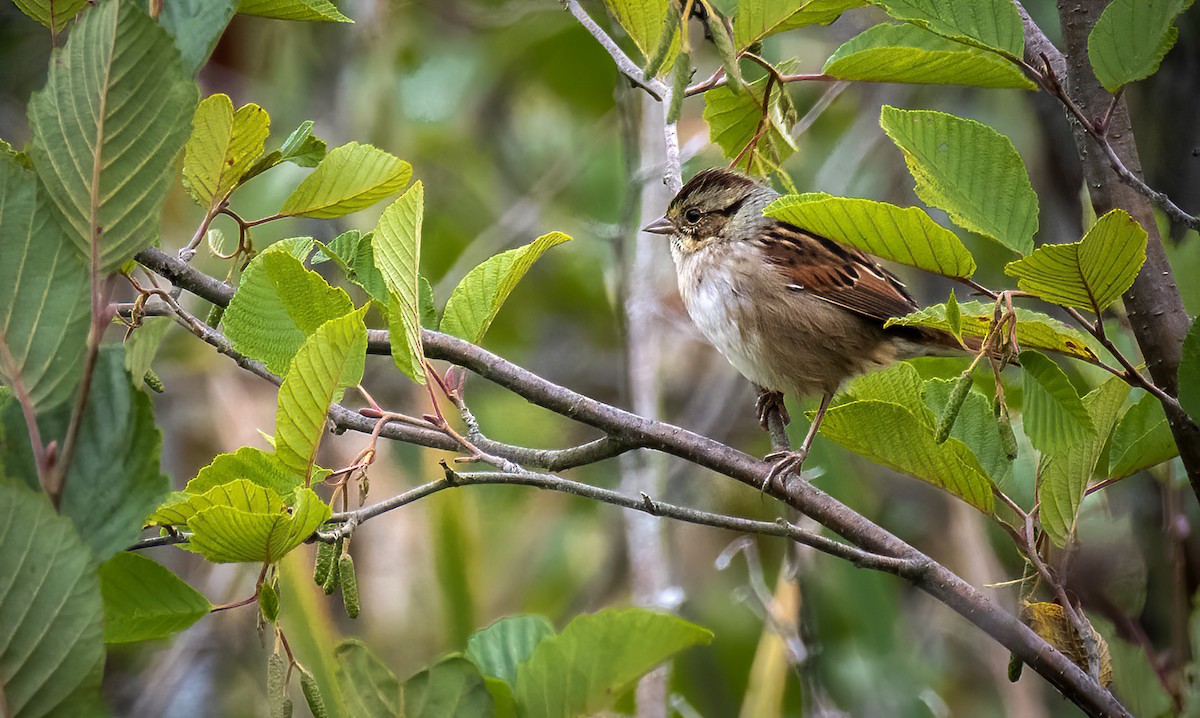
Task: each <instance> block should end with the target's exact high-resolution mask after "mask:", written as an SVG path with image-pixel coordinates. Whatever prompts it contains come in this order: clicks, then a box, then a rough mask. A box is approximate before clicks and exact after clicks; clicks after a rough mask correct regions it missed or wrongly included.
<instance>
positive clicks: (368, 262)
mask: <svg viewBox="0 0 1200 718" xmlns="http://www.w3.org/2000/svg"><path fill="white" fill-rule="evenodd" d="M350 281H352V282H354V283H355V284H357V285H358V286H360V287H362V289H363V291H365V292H366V293H367V295H368V296H370V297H371V299H374V300H375V301H377V302H379V303H380V304H382V305H383V306H385V307H386V306H387V305H388V301H389V294H388V287H387V282H385V281H384V279H383V274H382V273H381V272H380V271H379V267H376V266H375V235H374V234H372V233H370V232H368V233H366V234H365V235H363V237H362V241H360V242H359V243H358V249H357V250H356V251H355V254H354V261H353V262H351V263H350Z"/></svg>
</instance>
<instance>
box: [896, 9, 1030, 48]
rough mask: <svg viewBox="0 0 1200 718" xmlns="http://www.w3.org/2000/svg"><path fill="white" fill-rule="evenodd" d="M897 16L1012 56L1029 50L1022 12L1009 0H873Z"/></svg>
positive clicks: (951, 36)
mask: <svg viewBox="0 0 1200 718" xmlns="http://www.w3.org/2000/svg"><path fill="white" fill-rule="evenodd" d="M873 2H874V3H875V4H876V5H879V6H880V7H882V8H883V9H884V10H887V12H888V14H889V15H891V16H892V17H894V18H896V19H897V20H904V21H905V22H910V23H912V24H914V25H917V26H919V27H923V28H925V29H926V30H930V31H932V32H936V33H937V34H939V35H941V36H943V37H947V38H950V39H951V40H956V41H958V42H963V43H966V44H968V45H974V46H976V47H980V48H983V49H985V50H993V51H995V52H998V53H1000V54H1001V55H1005V56H1007V57H1011V58H1020V57H1021V56H1022V55H1024V54H1025V34H1024V28H1023V27H1022V25H1021V16H1020V15H1019V14H1018V13H1017V8H1016V6H1015V5H1013V4H1012V3H1011V2H1009V0H873Z"/></svg>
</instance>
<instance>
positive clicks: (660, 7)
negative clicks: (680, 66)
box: [604, 0, 679, 67]
mask: <svg viewBox="0 0 1200 718" xmlns="http://www.w3.org/2000/svg"><path fill="white" fill-rule="evenodd" d="M668 2H675V0H604V5H605V6H606V7H607V8H608V11H609V12H610V13H612V16H613V17H614V18H615V19H616V21H617V22H618V23H619V24H620V25H621V27H622V28H623V29H624V30H625V32H626V33H627V34H628V35H629V37H630V39H632V40H633V42H634V44H635V45H637V48H638V50H640V51H641V53H642V57H643V58H645V59H649V58H650V55H652V54H653V53H654V46H655V45H656V44H658V37H659V35H660V34H661V32H662V27H663V23H664V22H665V21H666V19H667V3H668ZM671 44H672V49H671V51H670V52H668V53H667V60H666V62H665V63H663V64H664V65H666V66H667V67H670V63H671V59H672V58H674V57H675V53H676V52H677V51H678V48H679V39H678V38H676V39H675V40H673V41H672V43H671Z"/></svg>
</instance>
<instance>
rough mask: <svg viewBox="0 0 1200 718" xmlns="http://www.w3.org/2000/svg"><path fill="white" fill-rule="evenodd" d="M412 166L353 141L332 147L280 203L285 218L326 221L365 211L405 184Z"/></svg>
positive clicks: (410, 173) (376, 148) (374, 148)
mask: <svg viewBox="0 0 1200 718" xmlns="http://www.w3.org/2000/svg"><path fill="white" fill-rule="evenodd" d="M411 177H412V166H411V165H409V164H408V163H407V162H405V161H403V160H400V159H397V158H395V157H393V156H392V155H390V154H388V153H387V152H384V151H383V150H381V149H379V148H378V147H372V146H371V145H360V144H358V143H357V142H351V143H349V144H345V145H342V146H341V147H338V148H335V149H334V150H333V151H331V152H330V153H329V154H328V155H326V156H325V159H323V160H321V162H320V163H319V164H318V165H317V168H316V169H315V170H313V172H312V174H310V175H309V176H307V177H305V178H304V181H303V182H301V183H300V185H299V186H298V187H296V189H295V190H294V191H293V192H292V194H291V195H290V196H288V198H287V199H286V200H284V202H283V207H282V208H281V209H280V210H279V213H280V214H282V215H286V216H298V217H316V218H318V219H329V218H331V217H341V216H342V215H346V214H350V213H351V212H355V211H358V210H360V209H365V208H366V207H370V206H371V205H373V204H375V203H376V202H378V201H379V200H381V199H383V198H384V197H387V196H388V195H391V194H395V193H396V192H399V191H400V190H401V189H403V188H404V186H405V185H407V184H408V180H409V179H410V178H411Z"/></svg>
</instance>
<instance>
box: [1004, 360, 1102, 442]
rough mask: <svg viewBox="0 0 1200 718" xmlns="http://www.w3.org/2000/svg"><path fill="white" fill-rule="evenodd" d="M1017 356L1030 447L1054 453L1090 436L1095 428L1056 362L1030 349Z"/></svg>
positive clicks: (1076, 393)
mask: <svg viewBox="0 0 1200 718" xmlns="http://www.w3.org/2000/svg"><path fill="white" fill-rule="evenodd" d="M1018 358H1019V360H1020V362H1021V369H1022V370H1023V371H1024V376H1025V382H1024V384H1023V386H1024V391H1025V401H1024V405H1023V406H1022V414H1023V416H1024V419H1025V433H1026V434H1028V435H1029V441H1030V442H1032V443H1033V446H1034V448H1035V449H1037V450H1038V451H1040V452H1042V453H1043V454H1051V453H1057V452H1061V451H1064V450H1066V449H1068V448H1070V447H1071V446H1073V445H1075V444H1078V443H1080V442H1081V441H1083V440H1084V439H1088V438H1090V437H1092V436H1093V435H1094V434H1095V432H1096V427H1095V425H1094V424H1093V423H1092V420H1091V417H1090V416H1089V414H1088V411H1087V409H1086V408H1085V407H1084V405H1083V402H1082V401H1081V400H1080V398H1079V393H1078V392H1076V391H1075V387H1074V386H1072V385H1071V380H1070V379H1068V378H1067V375H1066V373H1064V372H1063V370H1062V369H1061V368H1060V367H1059V366H1058V364H1056V363H1054V361H1053V360H1051V359H1050V358H1048V357H1047V356H1046V355H1044V354H1040V353H1038V352H1036V351H1033V350H1032V349H1029V350H1026V351H1023V352H1021V354H1020V356H1019V357H1018Z"/></svg>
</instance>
